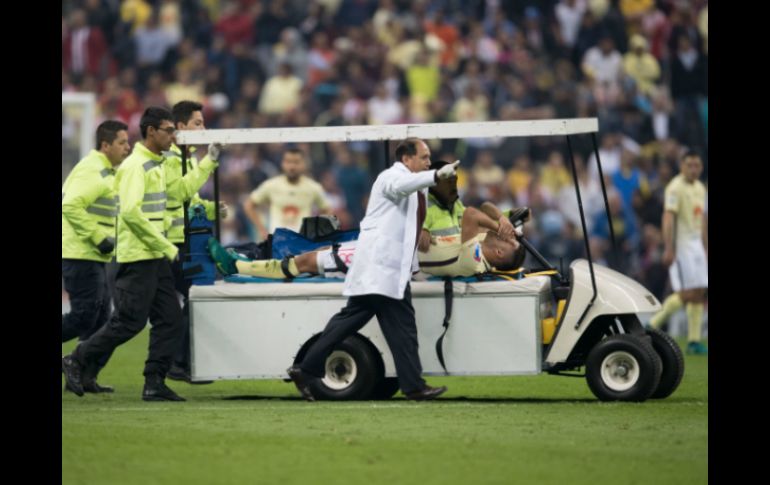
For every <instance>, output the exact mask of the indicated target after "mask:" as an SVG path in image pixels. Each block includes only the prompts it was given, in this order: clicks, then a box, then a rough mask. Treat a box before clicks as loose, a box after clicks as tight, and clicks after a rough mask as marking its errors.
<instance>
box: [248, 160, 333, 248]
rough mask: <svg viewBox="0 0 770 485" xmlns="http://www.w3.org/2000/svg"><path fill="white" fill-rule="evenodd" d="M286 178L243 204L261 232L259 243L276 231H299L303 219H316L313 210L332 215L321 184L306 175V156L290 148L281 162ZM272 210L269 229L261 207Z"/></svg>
mask: <svg viewBox="0 0 770 485" xmlns="http://www.w3.org/2000/svg"><path fill="white" fill-rule="evenodd" d="M281 170H282V171H283V174H281V175H278V176H275V177H273V178H271V179H269V180H266V181H265V182H263V183H262V184H261V185H260V186H259V187H257V189H256V190H254V191H253V192H252V193H251V195H249V198H248V199H246V200H245V201H244V203H243V210H244V211H245V212H246V215H247V216H248V217H249V219H250V220H251V222H252V223H253V224H254V226H255V227H256V229H257V232H258V235H259V239H260V240H264V239H266V238H267V235H268V233H273V232H275V229H276V228H279V227H285V228H287V229H291V230H292V231H299V228H300V225H301V224H302V219H303V218H305V217H309V216H311V215H312V210H313V206H316V207H318V210H319V211H320V213H321V214H330V213H331V208H330V206H329V202H328V201H327V200H326V196H325V195H324V191H323V188H322V187H321V184H319V183H318V182H316V181H315V180H313V179H311V178H310V177H308V176H306V175H304V173H305V155H304V154H303V153H302V151H300V150H299V149H297V148H289V149H288V150H286V151H285V152H284V154H283V159H282V160H281ZM264 205H269V206H270V226H269V228H268V227H266V226H265V224H264V222H263V221H262V217H261V215H260V211H259V208H260V206H264Z"/></svg>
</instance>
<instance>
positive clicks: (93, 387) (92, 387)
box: [83, 381, 115, 394]
mask: <svg viewBox="0 0 770 485" xmlns="http://www.w3.org/2000/svg"><path fill="white" fill-rule="evenodd" d="M83 390H84V391H85V392H92V393H94V394H101V393H103V392H106V393H109V394H111V393H113V392H115V388H113V387H112V386H102V385H100V384H99V383H98V382H96V381H90V382H84V383H83Z"/></svg>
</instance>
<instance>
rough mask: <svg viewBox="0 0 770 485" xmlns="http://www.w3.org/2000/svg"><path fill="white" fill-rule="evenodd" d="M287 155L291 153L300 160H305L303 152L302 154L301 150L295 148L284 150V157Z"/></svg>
mask: <svg viewBox="0 0 770 485" xmlns="http://www.w3.org/2000/svg"><path fill="white" fill-rule="evenodd" d="M287 153H293V154H295V155H299V156H300V157H302V158H305V152H303V151H302V150H300V149H299V148H297V147H290V148H287V149H286V150H284V152H283V154H284V155H286V154H287Z"/></svg>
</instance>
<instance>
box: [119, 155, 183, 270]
mask: <svg viewBox="0 0 770 485" xmlns="http://www.w3.org/2000/svg"><path fill="white" fill-rule="evenodd" d="M164 161H165V158H164V157H163V155H156V154H154V153H152V152H151V151H150V150H148V149H147V147H145V146H144V145H143V144H142V143H141V142H137V143H136V144H135V145H134V150H133V151H132V152H131V155H129V156H128V158H126V159H125V160H124V161H123V163H122V164H120V168H119V169H118V172H117V174H116V175H115V186H116V187H117V189H118V196H119V198H120V211H119V214H118V244H117V257H118V263H131V262H134V261H143V260H148V259H159V258H163V257H165V258H168V259H169V260H173V259H174V258H175V257H176V254H177V252H178V249H177V248H176V246H174V245H173V244H172V243H171V241H169V240H168V239H167V238H166V236H165V231H166V229H167V228H168V224H166V219H165V214H166V203H167V202H166V175H165V172H164V170H163V162H164Z"/></svg>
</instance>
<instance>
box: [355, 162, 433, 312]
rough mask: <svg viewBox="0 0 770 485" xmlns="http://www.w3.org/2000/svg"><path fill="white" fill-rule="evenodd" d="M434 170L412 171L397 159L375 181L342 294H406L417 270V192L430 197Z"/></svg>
mask: <svg viewBox="0 0 770 485" xmlns="http://www.w3.org/2000/svg"><path fill="white" fill-rule="evenodd" d="M435 172H436V171H435V170H427V171H424V172H418V173H413V172H411V171H410V170H409V169H408V168H407V167H406V166H405V165H404V164H403V163H401V162H396V163H394V164H393V166H392V167H390V168H389V169H387V170H385V171H383V172H382V173H380V175H379V176H378V177H377V180H375V181H374V185H373V186H372V192H371V195H370V196H369V204H368V206H367V207H366V216H365V217H364V220H363V221H361V233H360V234H359V236H358V242H357V243H356V257H355V258H354V259H353V263H352V264H351V266H350V269H349V270H348V273H347V275H346V277H345V289H344V290H343V292H342V294H343V295H345V296H356V295H370V294H378V295H385V296H387V297H390V298H395V299H397V300H400V299H402V298H403V297H404V290H405V289H406V285H407V283H408V282H409V280H410V278H411V276H412V272H413V271H417V270H418V269H419V266H418V262H417V258H416V257H415V255H416V253H417V247H416V245H415V241H416V240H417V206H418V204H419V202H418V201H417V193H416V192H417V191H418V190H421V191H423V195H426V197H427V188H428V187H431V186H433V185H435V182H434V177H435Z"/></svg>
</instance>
